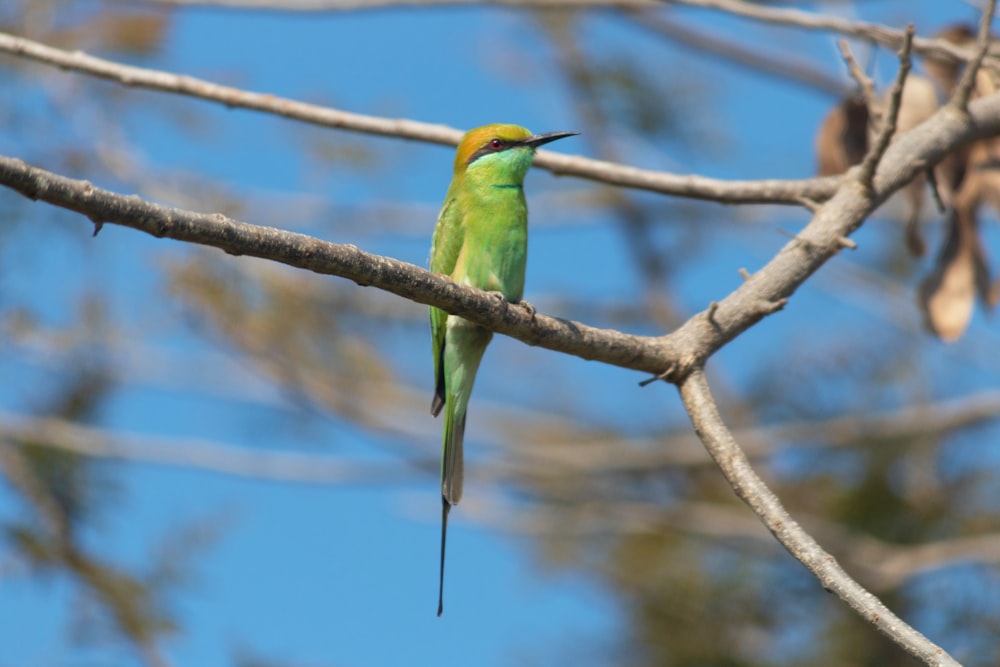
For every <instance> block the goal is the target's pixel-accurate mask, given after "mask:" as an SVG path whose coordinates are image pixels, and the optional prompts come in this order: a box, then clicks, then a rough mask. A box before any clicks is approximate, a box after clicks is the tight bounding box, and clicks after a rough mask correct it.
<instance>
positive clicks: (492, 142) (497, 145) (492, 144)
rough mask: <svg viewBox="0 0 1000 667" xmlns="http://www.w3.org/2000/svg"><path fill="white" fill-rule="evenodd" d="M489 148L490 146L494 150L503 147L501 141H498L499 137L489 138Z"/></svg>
mask: <svg viewBox="0 0 1000 667" xmlns="http://www.w3.org/2000/svg"><path fill="white" fill-rule="evenodd" d="M490 148H492V149H493V150H495V151H498V150H500V149H501V148H503V142H502V141H500V140H499V139H490Z"/></svg>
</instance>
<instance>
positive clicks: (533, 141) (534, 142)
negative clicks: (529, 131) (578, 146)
mask: <svg viewBox="0 0 1000 667" xmlns="http://www.w3.org/2000/svg"><path fill="white" fill-rule="evenodd" d="M577 134H580V133H579V132H545V133H543V134H533V135H532V136H530V137H528V138H527V139H525V140H523V141H522V142H520V143H521V145H522V146H531V147H532V148H538V147H539V146H542V145H544V144H547V143H549V142H550V141H555V140H556V139H564V138H566V137H572V136H574V135H577Z"/></svg>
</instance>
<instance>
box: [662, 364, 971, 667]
mask: <svg viewBox="0 0 1000 667" xmlns="http://www.w3.org/2000/svg"><path fill="white" fill-rule="evenodd" d="M678 390H679V391H680V395H681V400H682V401H683V402H684V407H685V409H686V410H687V412H688V415H689V416H690V418H691V423H692V425H693V426H694V429H695V431H696V432H697V434H698V437H699V438H701V441H702V443H703V444H704V445H705V449H707V450H708V453H709V454H710V455H711V456H712V458H713V459H714V460H715V462H716V464H718V466H719V469H720V470H721V471H722V474H723V475H725V477H726V479H727V480H728V481H729V484H730V485H731V486H732V488H733V490H734V491H735V492H736V495H737V496H739V498H740V499H741V500H742V501H743V502H745V503H746V504H747V505H748V506H749V507H750V509H752V510H753V512H754V514H756V515H757V517H758V518H759V519H760V520H761V522H762V523H763V524H764V525H765V526H767V528H768V530H770V531H771V533H772V534H774V536H775V538H777V540H778V541H779V542H780V543H781V544H782V546H784V547H785V548H786V549H788V551H789V553H791V554H792V555H793V556H794V557H795V558H796V559H797V560H798V561H799V562H801V563H802V564H803V565H805V566H806V568H808V569H809V571H810V572H812V573H813V574H814V575H815V576H816V578H817V579H819V582H820V584H821V585H822V586H823V588H824V589H825V590H827V591H830V592H832V593H834V594H836V595H837V597H839V598H840V599H841V600H843V601H844V602H845V603H847V605H848V606H850V607H851V609H853V610H854V611H855V612H856V613H857V614H858V615H859V616H861V617H862V618H864V619H865V620H867V621H868V622H869V623H871V624H872V625H874V626H875V627H876V629H878V631H879V632H881V633H882V634H884V635H885V636H887V637H888V638H889V639H891V640H892V641H893V642H895V643H896V644H897V645H899V646H900V647H901V648H903V649H904V650H905V651H906V652H907V653H909V654H910V655H912V656H913V657H915V658H917V659H918V660H921V661H922V662H924V663H925V664H928V665H943V666H951V667H958V664H959V663H958V662H956V661H955V660H954V659H953V658H952V657H951V656H950V655H948V654H947V653H946V652H945V651H944V649H942V648H941V647H939V646H937V645H936V644H934V643H933V642H931V641H930V640H929V639H927V638H926V637H924V636H923V635H922V634H920V633H919V632H917V631H916V630H915V629H914V628H912V627H911V626H910V625H908V624H907V623H906V622H904V621H903V619H901V618H899V617H898V616H896V615H895V614H894V613H893V612H891V611H890V610H889V609H888V608H887V607H886V606H885V605H884V604H882V602H881V601H880V600H879V599H878V598H876V597H875V596H874V595H872V594H871V593H869V592H868V591H867V590H865V589H864V588H863V587H862V586H861V585H860V584H858V583H857V582H856V581H855V580H854V579H853V578H851V576H850V575H848V574H847V572H845V571H844V570H843V568H841V567H840V565H839V564H838V563H837V561H836V559H834V557H833V556H831V555H830V554H829V553H827V552H826V551H824V550H823V548H822V547H821V546H820V545H819V544H818V543H817V542H816V540H814V539H813V538H812V536H811V535H809V533H807V532H806V531H805V530H803V529H802V527H801V526H800V525H799V524H798V523H797V522H796V521H795V520H794V519H793V518H792V517H791V516H790V515H789V514H788V511H787V510H785V508H784V507H783V506H782V504H781V501H780V500H779V499H778V497H777V496H776V495H774V493H773V492H772V491H771V490H770V489H769V488H768V487H767V485H766V484H765V483H764V482H763V480H761V478H760V477H759V476H758V475H757V473H756V472H754V470H753V467H752V466H751V465H750V462H749V461H748V460H747V457H746V455H745V454H744V453H743V450H742V449H741V448H740V446H739V444H738V443H737V442H736V440H734V439H733V436H732V434H731V433H730V432H729V429H728V428H727V427H726V425H725V423H724V422H723V420H722V416H721V415H720V414H719V410H718V407H717V406H716V403H715V399H714V397H713V396H712V392H711V389H710V387H709V385H708V381H707V380H706V378H705V374H704V371H702V370H701V369H697V370H695V371H693V372H692V373H690V374H689V375H688V376H687V378H686V379H685V380H684V381H683V382H681V383H680V385H679V386H678Z"/></svg>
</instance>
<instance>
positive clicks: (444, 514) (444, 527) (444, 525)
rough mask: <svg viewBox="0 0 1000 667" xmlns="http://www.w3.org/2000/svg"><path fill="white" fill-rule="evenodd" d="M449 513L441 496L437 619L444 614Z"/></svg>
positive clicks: (447, 505)
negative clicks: (445, 559)
mask: <svg viewBox="0 0 1000 667" xmlns="http://www.w3.org/2000/svg"><path fill="white" fill-rule="evenodd" d="M450 511H451V503H449V502H448V500H447V499H446V498H445V497H444V496H441V574H440V576H439V579H438V617H439V618H440V617H441V614H442V613H444V552H445V549H444V547H445V543H446V541H447V538H448V512H450Z"/></svg>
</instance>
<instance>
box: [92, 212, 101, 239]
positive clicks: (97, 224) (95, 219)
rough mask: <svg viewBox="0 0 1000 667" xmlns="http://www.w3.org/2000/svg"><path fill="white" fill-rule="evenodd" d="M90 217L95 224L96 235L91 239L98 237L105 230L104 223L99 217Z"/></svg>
mask: <svg viewBox="0 0 1000 667" xmlns="http://www.w3.org/2000/svg"><path fill="white" fill-rule="evenodd" d="M89 217H90V221H91V222H92V223H94V233H93V234H91V237H94V236H97V235H98V234H100V233H101V230H102V229H104V221H103V220H101V219H100V218H98V217H94V216H89Z"/></svg>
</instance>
